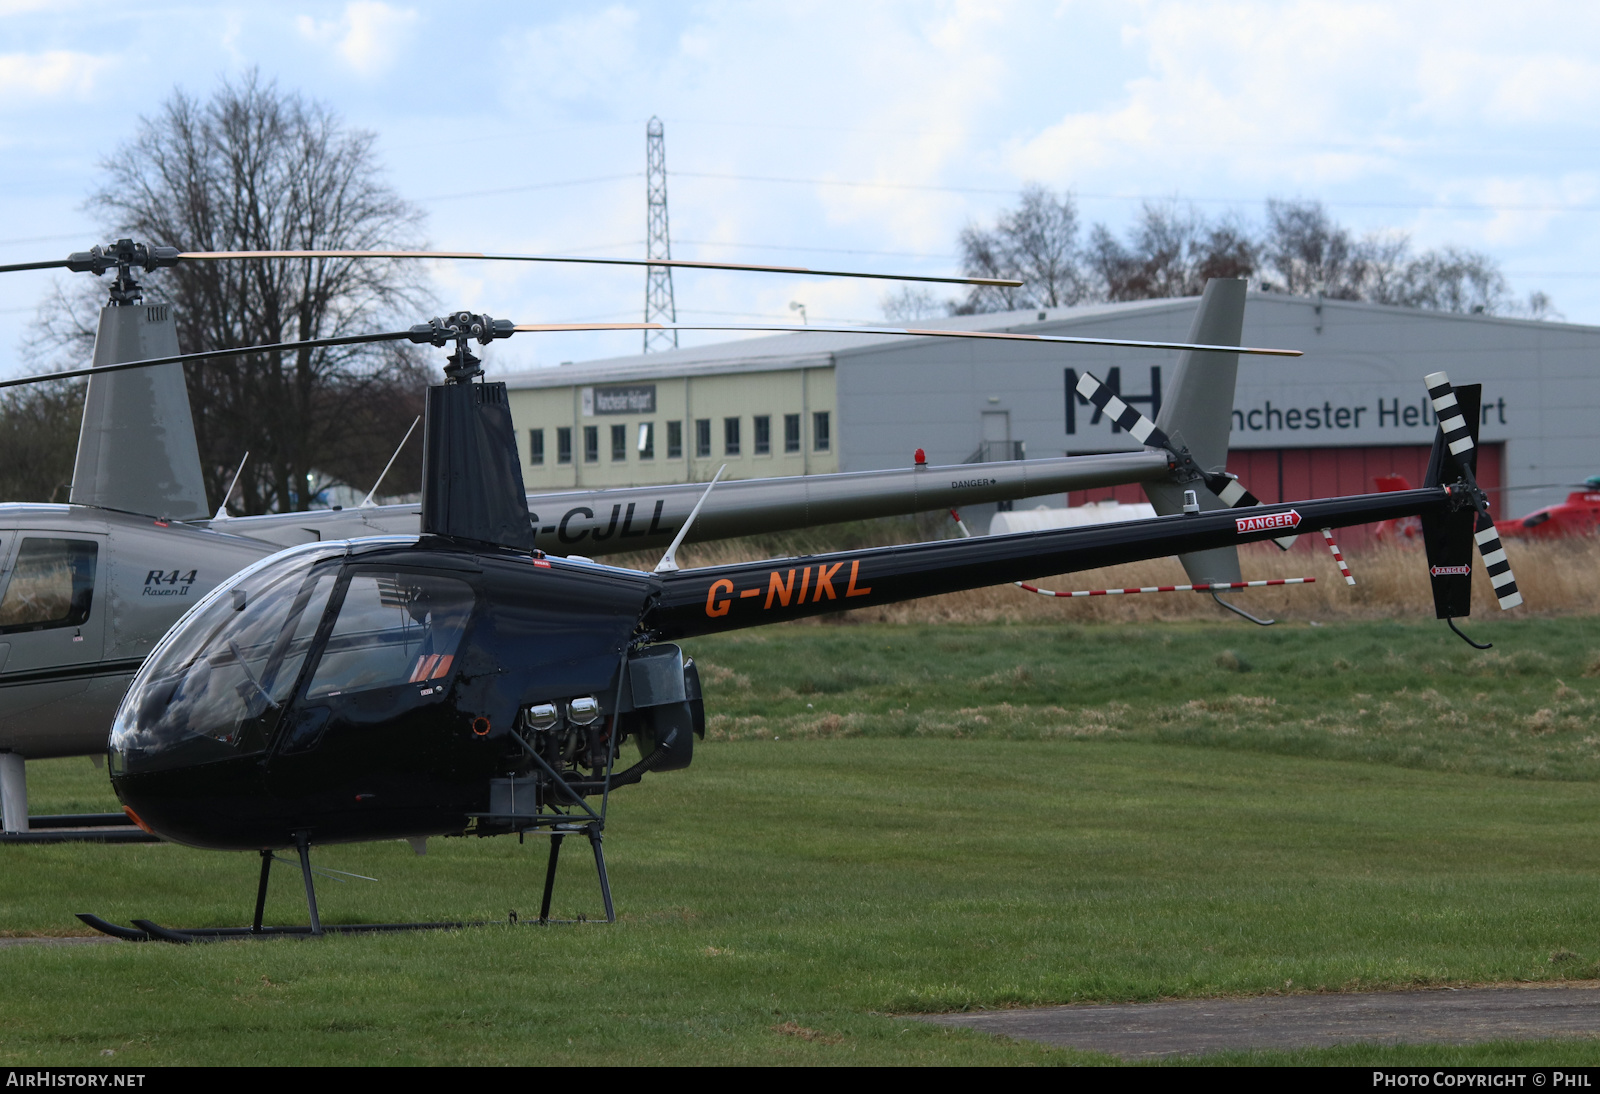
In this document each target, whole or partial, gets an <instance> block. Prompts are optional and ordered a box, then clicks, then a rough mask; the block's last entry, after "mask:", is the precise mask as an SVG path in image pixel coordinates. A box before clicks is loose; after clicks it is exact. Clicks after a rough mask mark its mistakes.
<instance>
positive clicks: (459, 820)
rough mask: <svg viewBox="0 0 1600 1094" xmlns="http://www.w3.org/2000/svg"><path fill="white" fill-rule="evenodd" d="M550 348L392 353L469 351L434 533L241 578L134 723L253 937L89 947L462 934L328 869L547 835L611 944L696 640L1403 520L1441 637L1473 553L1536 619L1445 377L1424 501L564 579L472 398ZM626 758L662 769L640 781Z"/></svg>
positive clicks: (501, 402)
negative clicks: (621, 763)
mask: <svg viewBox="0 0 1600 1094" xmlns="http://www.w3.org/2000/svg"><path fill="white" fill-rule="evenodd" d="M545 329H548V328H546V327H543V326H523V327H519V326H517V325H515V324H513V323H510V322H507V321H503V320H501V321H496V320H492V319H489V318H488V317H486V316H480V315H473V314H470V313H465V312H462V313H456V314H454V315H452V316H450V317H448V318H447V319H445V320H435V321H434V322H432V323H431V324H427V325H422V326H419V327H416V328H413V329H412V330H411V331H407V332H390V333H386V334H380V335H374V336H371V337H373V339H374V340H379V339H395V338H401V337H406V338H413V339H414V340H416V341H427V342H431V343H433V344H435V345H450V344H453V346H454V352H453V353H452V354H451V355H450V357H449V359H448V363H447V365H446V368H445V372H446V375H447V377H448V382H447V383H445V384H442V385H438V386H435V387H432V388H430V389H429V391H428V398H427V408H426V422H427V424H426V428H425V449H424V451H425V459H424V463H425V468H424V480H423V501H422V531H421V534H420V535H418V536H404V537H399V536H397V537H386V538H381V539H369V540H353V541H347V542H327V543H314V544H307V545H303V546H300V547H294V548H290V549H288V550H285V551H283V552H280V553H278V554H275V555H273V556H271V557H269V558H266V559H263V560H261V561H259V562H257V563H256V564H254V565H252V566H249V567H248V568H246V569H244V570H242V571H241V572H239V573H237V574H235V575H234V576H233V577H231V578H229V579H228V580H226V581H224V582H223V583H221V584H220V585H219V586H218V587H217V588H216V589H214V590H213V591H212V592H211V593H210V594H208V595H207V596H206V597H204V598H203V599H202V600H201V601H200V602H199V603H197V604H195V605H194V607H193V608H192V609H191V610H190V611H189V612H188V613H187V614H186V615H185V616H184V617H183V619H182V620H181V621H180V622H179V623H178V625H177V626H175V627H174V628H173V629H172V630H171V631H170V632H169V633H168V634H167V636H166V637H165V638H164V639H163V640H162V641H161V643H160V644H159V645H158V646H157V647H156V649H155V650H154V651H152V653H151V654H150V656H149V657H148V658H147V659H146V660H145V661H144V663H143V665H142V666H141V667H140V669H139V671H138V673H137V674H136V676H135V678H134V681H133V684H132V686H131V687H130V688H129V690H128V692H127V695H126V696H125V697H124V699H123V701H122V704H121V706H120V707H119V709H118V712H117V715H116V719H115V722H114V725H113V729H112V733H111V738H110V741H109V748H108V751H109V761H110V769H111V781H112V785H113V787H114V789H115V791H116V793H117V795H118V797H119V799H120V800H121V801H122V803H123V804H124V806H125V808H126V809H127V810H128V812H129V814H130V816H132V817H134V818H135V819H136V820H137V822H138V823H139V824H140V825H141V826H142V827H144V828H146V829H148V830H149V831H151V832H153V833H156V834H159V835H160V836H162V837H163V838H166V839H170V840H174V841H177V842H181V843H185V844H188V845H191V846H196V847H203V848H212V849H217V850H235V851H254V852H257V853H258V854H259V855H260V857H261V883H260V887H259V888H258V891H257V900H256V907H255V917H254V921H253V923H252V925H251V926H249V927H238V928H199V929H186V930H179V929H172V928H169V927H165V926H162V925H160V924H156V923H154V922H152V921H149V920H135V921H134V926H133V927H123V926H119V925H116V924H111V923H108V922H106V921H105V920H102V919H100V918H99V917H97V916H94V915H90V914H87V913H85V914H82V915H81V916H80V918H81V919H82V920H83V921H84V922H86V923H88V924H90V925H92V926H94V927H96V928H97V929H100V930H102V931H105V932H106V933H109V934H112V935H114V936H117V937H122V938H127V939H134V940H147V939H164V940H167V941H172V942H190V941H194V940H197V939H205V938H218V937H228V936H233V935H251V934H255V935H266V934H312V935H320V934H322V933H324V931H325V930H336V931H358V930H393V929H406V928H418V927H438V926H450V925H452V924H387V925H370V924H369V925H359V926H336V927H328V928H324V926H323V925H322V923H321V921H320V918H319V915H318V912H317V907H316V895H315V889H314V886H313V882H312V871H311V861H310V848H311V847H312V846H313V845H321V844H329V843H340V842H352V841H360V840H375V839H407V840H412V841H421V840H425V839H426V838H428V837H430V836H446V835H466V834H474V835H480V836H488V835H496V834H507V833H526V832H529V831H534V832H546V833H549V834H550V836H551V845H550V857H549V865H548V869H547V873H546V879H545V891H544V899H543V902H542V905H541V912H540V919H541V921H542V920H544V919H546V917H547V916H548V912H549V906H550V896H551V888H552V885H553V882H554V877H555V866H556V862H557V860H558V856H559V852H560V847H561V841H562V839H563V837H565V836H566V835H583V836H586V837H587V838H588V839H589V841H590V844H591V847H592V850H593V853H594V857H595V862H596V867H597V870H598V873H599V878H600V886H601V894H602V898H603V901H604V904H605V910H606V917H607V919H608V920H610V919H612V918H614V910H613V905H612V899H611V893H610V888H609V883H608V880H607V876H606V870H605V862H604V856H603V853H602V850H601V837H602V832H603V828H604V824H605V817H606V811H607V808H608V805H609V799H610V793H611V791H612V790H615V789H618V788H620V787H623V786H627V785H630V784H632V783H636V782H638V781H640V780H641V779H642V778H643V777H644V776H645V775H646V774H647V773H649V772H662V771H671V770H676V769H681V768H684V767H687V766H688V765H689V764H690V762H691V760H692V757H693V748H694V738H695V737H696V736H697V735H701V736H703V732H704V724H705V722H704V719H705V712H704V702H703V699H702V696H701V691H700V686H699V678H698V674H697V672H696V670H695V667H694V664H693V661H692V660H690V659H686V658H685V657H684V656H683V653H682V651H681V649H680V648H679V647H678V646H676V645H675V644H673V640H674V639H681V638H688V637H693V636H696V635H702V634H709V633H713V632H718V631H725V630H731V629H736V628H742V627H751V626H759V625H762V624H764V623H769V622H779V621H784V620H790V619H796V618H801V617H804V616H809V615H815V614H819V613H823V612H834V611H843V610H848V609H851V608H855V607H865V606H870V605H877V604H886V603H893V602H896V601H902V600H907V599H913V598H917V597H923V596H931V595H935V594H939V593H944V592H951V591H955V590H960V589H969V588H975V587H979V586H984V585H992V584H996V583H999V582H1004V581H1015V580H1024V579H1027V578H1030V577H1038V576H1041V575H1045V574H1056V573H1067V572H1072V571H1076V570H1081V569H1087V568H1093V567H1099V566H1105V565H1109V564H1113V563H1118V562H1126V561H1131V560H1136V559H1142V558H1150V557H1157V556H1162V555H1170V554H1184V553H1191V552H1198V551H1208V550H1218V549H1228V548H1233V547H1235V546H1236V545H1238V544H1240V543H1249V542H1255V541H1260V540H1267V539H1272V538H1275V537H1279V536H1282V535H1283V534H1285V533H1286V532H1291V531H1294V530H1296V529H1298V528H1299V527H1300V526H1301V525H1305V526H1307V527H1308V528H1334V527H1343V526H1347V525H1352V524H1365V523H1370V522H1374V521H1379V520H1385V519H1392V518H1395V517H1401V516H1408V515H1416V516H1419V517H1420V518H1421V519H1422V521H1423V524H1424V526H1425V529H1426V532H1425V537H1424V538H1425V543H1426V546H1427V558H1428V562H1429V566H1430V577H1431V579H1432V585H1433V591H1434V599H1435V610H1436V614H1437V615H1438V616H1439V617H1441V618H1444V619H1447V620H1448V621H1449V622H1450V626H1451V627H1452V629H1456V625H1455V619H1456V618H1460V617H1463V616H1465V615H1467V614H1469V613H1470V610H1471V568H1472V566H1471V551H1472V546H1473V543H1474V541H1475V540H1476V542H1477V543H1478V545H1479V549H1480V551H1481V552H1482V554H1483V557H1484V562H1485V566H1486V569H1487V571H1488V573H1489V574H1490V575H1491V578H1492V580H1493V582H1494V585H1495V589H1496V593H1497V595H1498V597H1499V599H1500V604H1501V607H1502V608H1508V607H1512V606H1514V605H1515V604H1517V603H1519V602H1520V595H1519V594H1518V593H1517V590H1516V585H1515V581H1514V579H1513V578H1512V576H1511V573H1510V568H1509V565H1508V564H1507V563H1506V559H1505V555H1504V552H1503V551H1502V550H1501V549H1500V546H1499V541H1498V539H1497V538H1496V536H1495V532H1494V526H1493V523H1492V522H1491V521H1490V520H1489V517H1488V507H1487V502H1486V500H1485V496H1484V493H1483V491H1482V490H1481V489H1480V488H1479V487H1478V486H1477V484H1476V481H1475V478H1474V474H1473V472H1474V466H1475V461H1476V443H1475V434H1476V426H1477V421H1478V418H1477V414H1476V405H1475V404H1476V398H1477V390H1476V389H1475V388H1463V389H1461V390H1460V391H1459V392H1458V391H1457V390H1455V389H1453V388H1452V387H1451V385H1450V382H1449V380H1448V378H1447V377H1445V376H1444V375H1443V374H1442V373H1438V374H1434V375H1432V376H1430V377H1429V378H1428V383H1429V391H1430V396H1431V397H1432V399H1433V404H1434V407H1435V410H1436V412H1437V414H1438V417H1439V420H1440V434H1439V436H1438V438H1437V439H1436V441H1435V446H1434V453H1433V458H1432V460H1431V461H1430V466H1429V470H1428V474H1427V479H1426V481H1425V483H1424V485H1423V486H1422V487H1421V488H1420V489H1417V490H1409V491H1398V492H1392V493H1383V494H1373V495H1359V496H1353V497H1339V498H1328V499H1320V500H1313V501H1303V502H1296V503H1294V504H1292V505H1288V504H1278V505H1268V506H1254V507H1251V508H1249V509H1245V510H1232V511H1226V512H1223V511H1216V510H1215V509H1213V510H1210V511H1206V510H1205V509H1204V507H1203V505H1202V503H1201V502H1200V500H1199V497H1198V490H1197V489H1196V488H1189V489H1188V490H1187V491H1186V495H1185V498H1184V504H1183V510H1184V511H1183V512H1181V513H1178V514H1174V515H1171V516H1158V517H1156V518H1153V519H1149V520H1143V521H1133V522H1128V523H1124V524H1115V525H1105V526H1099V527H1090V528H1070V529H1062V530H1056V531H1046V532H1031V533H1019V534H1013V535H1001V536H990V537H985V538H982V539H967V540H945V541H938V542H932V543H919V544H911V545H906V546H898V547H886V548H877V549H869V550H862V551H852V552H838V553H827V554H820V555H812V556H807V557H802V558H789V559H775V560H768V561H763V562H755V563H740V564H734V565H725V566H714V567H706V568H698V569H687V570H685V569H680V568H678V566H677V564H676V562H675V552H676V549H677V546H678V544H679V543H680V542H681V541H682V539H683V531H682V530H680V532H679V534H678V536H677V538H676V539H675V541H674V543H673V545H672V546H671V547H669V548H668V550H667V553H666V555H665V557H664V558H663V559H662V560H661V563H660V564H659V565H658V566H657V567H656V568H655V570H654V571H653V572H651V573H644V572H641V571H637V570H626V569H621V568H617V567H611V566H606V565H602V564H599V563H595V562H591V561H587V560H575V559H563V558H556V557H549V556H546V555H545V554H544V552H543V551H541V550H539V549H538V548H537V547H536V546H535V545H534V541H533V530H532V526H531V523H530V521H529V517H528V512H527V503H526V494H525V491H524V490H523V488H522V482H521V468H520V463H519V461H518V458H517V454H516V447H515V441H514V438H513V436H512V432H511V423H510V415H509V411H508V410H507V406H506V392H505V387H504V385H503V384H496V383H485V382H474V381H475V380H477V379H479V377H480V376H481V371H482V370H481V368H480V367H479V361H478V359H477V358H476V356H474V354H473V352H472V346H471V344H472V343H473V342H474V341H476V342H478V343H479V344H481V345H486V344H488V343H489V342H491V341H493V340H494V339H496V338H501V337H509V336H511V335H512V334H515V333H518V332H519V331H539V330H545ZM228 352H237V351H220V352H215V353H210V354H205V355H191V357H192V358H193V357H201V358H209V357H216V356H223V355H225V354H226V353H228ZM117 367H119V368H123V367H131V366H117ZM1106 406H1107V410H1108V413H1116V414H1119V415H1120V414H1121V413H1122V412H1123V411H1124V410H1125V409H1126V408H1125V406H1121V405H1119V402H1118V401H1111V400H1106ZM1128 421H1129V422H1130V424H1134V425H1137V426H1138V428H1139V429H1140V430H1141V431H1142V432H1143V433H1144V434H1145V435H1146V436H1147V437H1153V436H1154V432H1153V431H1154V428H1155V427H1154V426H1153V424H1151V425H1150V426H1148V427H1147V426H1146V425H1145V424H1144V423H1141V422H1138V421H1137V420H1136V418H1129V419H1128ZM1160 439H1165V438H1160ZM715 486H716V483H715V480H713V483H712V484H711V486H709V487H708V488H707V490H708V492H714V490H715ZM1224 489H1226V487H1225V488H1224ZM691 520H692V514H691ZM1458 633H1459V630H1458ZM1463 637H1464V636H1463ZM630 739H631V740H632V741H633V742H634V743H635V745H636V747H637V749H638V752H639V756H640V758H639V760H638V761H637V762H636V763H633V764H630V765H628V766H627V767H626V768H623V769H621V770H618V769H617V762H618V759H619V756H620V754H621V751H620V750H621V748H622V746H623V745H624V744H625V743H626V742H627V741H629V740H630ZM594 801H598V805H599V808H598V809H597V808H596V807H595V805H594V804H592V802H594ZM289 847H294V848H295V849H296V850H297V852H298V857H299V864H300V867H301V873H302V878H303V880H304V883H305V888H306V896H307V902H308V907H309V919H310V922H309V925H307V926H304V927H268V926H266V925H265V924H264V909H265V901H266V893H267V879H268V877H269V873H270V869H271V864H272V862H273V857H274V852H275V851H277V850H281V849H286V848H289Z"/></svg>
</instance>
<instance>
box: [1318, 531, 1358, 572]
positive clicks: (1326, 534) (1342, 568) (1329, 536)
mask: <svg viewBox="0 0 1600 1094" xmlns="http://www.w3.org/2000/svg"><path fill="white" fill-rule="evenodd" d="M1322 538H1323V539H1325V540H1327V541H1328V550H1330V551H1332V552H1333V561H1335V562H1337V563H1338V564H1339V572H1340V573H1341V574H1343V575H1344V583H1345V584H1346V585H1354V584H1355V583H1356V579H1355V578H1353V577H1351V576H1350V565H1349V563H1347V562H1345V560H1344V555H1342V554H1340V553H1339V545H1338V544H1337V543H1335V542H1333V529H1332V528H1324V529H1323V530H1322Z"/></svg>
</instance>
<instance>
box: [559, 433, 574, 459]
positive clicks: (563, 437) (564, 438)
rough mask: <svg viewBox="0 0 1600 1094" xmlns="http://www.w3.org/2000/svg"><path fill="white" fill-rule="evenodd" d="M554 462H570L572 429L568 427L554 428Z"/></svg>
mask: <svg viewBox="0 0 1600 1094" xmlns="http://www.w3.org/2000/svg"><path fill="white" fill-rule="evenodd" d="M556 462H557V463H571V462H572V427H571V426H570V425H561V426H557V427H556Z"/></svg>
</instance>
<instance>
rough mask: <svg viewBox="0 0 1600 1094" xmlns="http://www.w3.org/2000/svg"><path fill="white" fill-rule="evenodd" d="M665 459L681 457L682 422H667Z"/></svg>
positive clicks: (678, 458) (679, 458)
mask: <svg viewBox="0 0 1600 1094" xmlns="http://www.w3.org/2000/svg"><path fill="white" fill-rule="evenodd" d="M667 459H669V460H681V459H683V423H682V422H668V423H667Z"/></svg>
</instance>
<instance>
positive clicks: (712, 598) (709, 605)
mask: <svg viewBox="0 0 1600 1094" xmlns="http://www.w3.org/2000/svg"><path fill="white" fill-rule="evenodd" d="M719 592H725V593H728V594H729V595H730V596H731V595H732V594H733V582H731V581H729V580H728V579H727V578H725V577H724V578H719V579H717V580H716V581H713V582H712V583H711V588H710V589H708V590H706V614H707V615H710V616H718V615H727V614H728V606H729V605H730V604H732V603H733V601H731V600H724V601H722V603H720V604H719V603H717V593H719Z"/></svg>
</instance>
